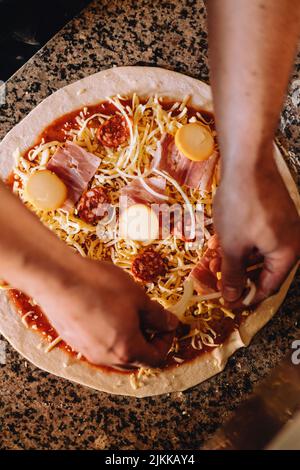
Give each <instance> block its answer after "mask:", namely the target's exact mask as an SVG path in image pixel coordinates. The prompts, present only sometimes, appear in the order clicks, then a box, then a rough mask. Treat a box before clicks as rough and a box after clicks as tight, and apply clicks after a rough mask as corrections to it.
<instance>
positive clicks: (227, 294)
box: [223, 287, 240, 302]
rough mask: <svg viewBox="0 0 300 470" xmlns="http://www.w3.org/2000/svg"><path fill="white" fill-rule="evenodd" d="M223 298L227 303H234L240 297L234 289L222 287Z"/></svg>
mask: <svg viewBox="0 0 300 470" xmlns="http://www.w3.org/2000/svg"><path fill="white" fill-rule="evenodd" d="M223 297H224V298H225V300H227V301H228V302H235V301H236V300H237V299H238V298H239V297H240V291H239V290H238V289H236V288H235V287H224V288H223Z"/></svg>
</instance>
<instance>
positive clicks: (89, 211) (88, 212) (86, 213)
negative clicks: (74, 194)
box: [77, 188, 109, 225]
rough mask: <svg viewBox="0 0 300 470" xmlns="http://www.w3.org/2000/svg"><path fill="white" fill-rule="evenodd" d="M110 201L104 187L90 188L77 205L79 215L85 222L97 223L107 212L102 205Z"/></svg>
mask: <svg viewBox="0 0 300 470" xmlns="http://www.w3.org/2000/svg"><path fill="white" fill-rule="evenodd" d="M108 202H109V198H108V195H107V193H106V191H105V189H104V188H92V189H88V190H87V191H86V192H85V193H83V195H82V196H81V198H80V200H79V203H78V205H77V211H78V216H79V217H80V219H82V220H83V221H84V222H86V223H88V224H91V225H96V224H97V223H98V222H99V220H101V219H103V217H105V215H106V213H107V212H106V211H105V208H103V207H101V206H102V204H107V203H108Z"/></svg>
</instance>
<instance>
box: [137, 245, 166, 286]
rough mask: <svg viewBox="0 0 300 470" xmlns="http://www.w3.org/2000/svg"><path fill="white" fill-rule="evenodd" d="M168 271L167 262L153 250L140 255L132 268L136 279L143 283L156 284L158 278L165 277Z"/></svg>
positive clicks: (150, 249)
mask: <svg viewBox="0 0 300 470" xmlns="http://www.w3.org/2000/svg"><path fill="white" fill-rule="evenodd" d="M166 271H167V266H166V262H165V260H164V259H163V258H162V256H161V255H160V254H159V253H158V252H157V251H154V250H153V248H147V249H146V250H143V251H142V252H141V253H139V254H138V255H137V256H136V257H135V259H134V260H133V262H132V266H131V272H132V274H133V275H134V277H135V279H137V280H138V281H142V282H154V281H155V280H156V279H157V278H158V276H164V274H166Z"/></svg>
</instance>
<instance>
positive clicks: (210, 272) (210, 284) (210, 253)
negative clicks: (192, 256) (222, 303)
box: [189, 235, 221, 295]
mask: <svg viewBox="0 0 300 470" xmlns="http://www.w3.org/2000/svg"><path fill="white" fill-rule="evenodd" d="M219 271H221V249H220V247H219V242H218V238H217V236H216V235H213V236H212V237H211V238H210V240H209V241H208V248H207V250H206V251H205V252H204V255H203V257H202V258H201V259H200V261H199V262H198V263H197V265H196V266H195V267H194V268H193V270H192V271H191V273H190V275H189V278H190V279H192V280H193V283H194V288H195V290H196V291H197V292H198V293H199V294H201V295H206V294H212V293H213V292H217V290H218V285H217V284H218V279H217V272H219Z"/></svg>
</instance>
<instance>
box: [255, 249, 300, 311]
mask: <svg viewBox="0 0 300 470" xmlns="http://www.w3.org/2000/svg"><path fill="white" fill-rule="evenodd" d="M296 262H297V258H296V256H295V253H294V251H293V250H292V249H291V248H285V249H281V250H280V251H278V252H274V253H272V254H269V255H267V256H265V260H264V266H263V270H262V272H261V274H260V277H259V280H258V285H257V291H256V295H255V298H254V301H253V303H258V302H261V301H262V300H264V299H265V298H267V297H269V296H270V295H273V294H275V293H276V292H277V291H278V290H279V288H280V286H281V284H282V283H283V282H284V280H285V279H286V277H287V276H288V274H289V272H290V271H291V270H292V268H293V267H294V266H295V264H296Z"/></svg>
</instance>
